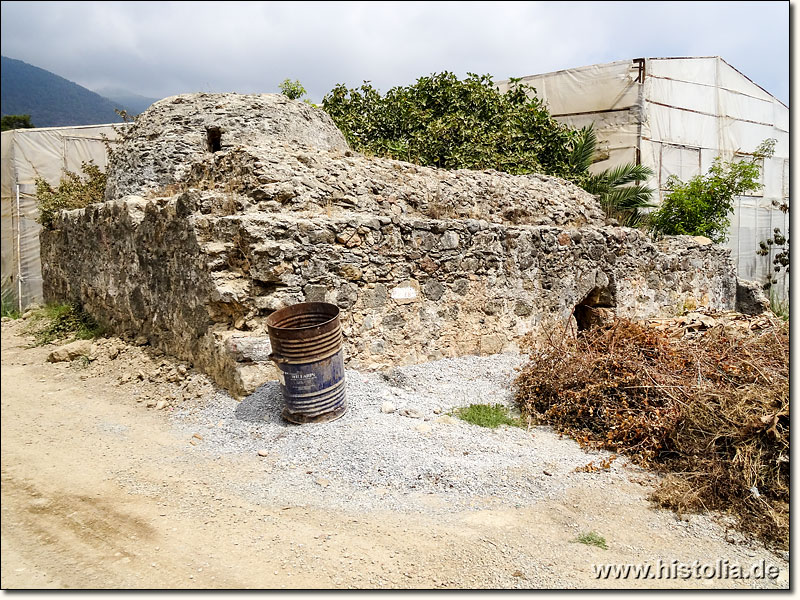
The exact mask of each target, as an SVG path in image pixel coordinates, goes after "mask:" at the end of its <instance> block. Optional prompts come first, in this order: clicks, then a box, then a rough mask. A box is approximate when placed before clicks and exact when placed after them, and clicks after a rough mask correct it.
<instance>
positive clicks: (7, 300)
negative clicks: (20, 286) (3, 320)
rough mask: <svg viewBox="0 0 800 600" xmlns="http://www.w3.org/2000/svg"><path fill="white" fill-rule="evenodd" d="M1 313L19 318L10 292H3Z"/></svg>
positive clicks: (16, 306)
mask: <svg viewBox="0 0 800 600" xmlns="http://www.w3.org/2000/svg"><path fill="white" fill-rule="evenodd" d="M2 307H3V308H2V315H0V316H3V317H9V318H11V319H19V317H20V312H19V307H18V305H17V303H16V302H15V300H14V298H13V296H12V294H11V293H10V292H8V291H6V292H5V293H3V297H2Z"/></svg>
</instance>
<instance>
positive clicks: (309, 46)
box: [0, 1, 795, 104]
mask: <svg viewBox="0 0 800 600" xmlns="http://www.w3.org/2000/svg"><path fill="white" fill-rule="evenodd" d="M792 4H793V3H792ZM789 8H790V3H789V2H787V1H776V2H510V3H505V2H420V3H408V2H357V3H348V2H342V3H336V2H324V3H315V2H296V3H283V2H274V3H273V2H224V3H223V2H3V3H2V22H1V24H0V27H1V28H2V37H1V38H0V44H1V45H2V54H3V56H7V57H10V58H16V59H19V60H22V61H25V62H27V63H30V64H32V65H35V66H37V67H41V68H43V69H47V70H49V71H52V72H54V73H56V74H58V75H61V76H62V77H65V78H67V79H70V80H72V81H75V82H76V83H79V84H81V85H83V86H85V87H88V88H89V89H98V88H101V87H117V88H124V89H127V90H130V91H132V92H134V93H138V94H141V95H143V96H148V97H153V98H163V97H166V96H171V95H173V94H179V93H184V92H198V91H206V92H240V93H254V92H276V91H278V84H279V83H280V82H281V81H283V80H284V79H286V78H291V79H299V80H300V81H301V82H302V84H303V85H304V86H305V88H306V89H307V90H308V92H309V97H310V98H311V99H312V100H314V101H319V100H321V98H322V96H323V95H324V94H325V93H327V92H328V91H329V90H330V89H331V88H332V87H333V86H334V85H335V84H336V83H344V84H346V85H347V86H348V87H354V86H357V85H360V83H361V82H362V80H371V81H372V83H373V84H374V85H375V86H376V87H378V88H379V89H380V90H381V91H386V90H387V89H388V88H390V87H391V86H394V85H404V84H409V83H412V82H413V81H414V80H416V79H417V78H418V77H420V76H422V75H427V74H430V73H433V72H440V71H444V70H447V71H453V72H455V73H456V74H457V75H459V76H464V75H466V73H467V72H474V73H479V74H490V75H492V76H493V77H495V78H496V79H506V78H508V77H509V76H524V75H532V74H535V73H544V72H548V71H554V70H558V69H564V68H569V67H577V66H582V65H590V64H594V63H601V62H610V61H614V60H620V59H630V58H635V57H639V56H645V57H664V56H721V57H723V58H724V59H725V60H726V61H727V62H729V63H730V64H731V65H733V66H734V67H736V68H737V69H739V70H740V71H741V72H743V73H744V74H745V75H747V76H748V77H750V78H751V79H752V80H753V81H755V82H756V83H757V84H759V85H760V86H762V87H763V88H765V89H766V90H767V91H769V92H771V93H772V94H774V95H775V96H776V97H777V98H779V99H780V100H782V101H783V102H785V103H786V104H788V103H789ZM794 8H795V7H794V6H792V12H794Z"/></svg>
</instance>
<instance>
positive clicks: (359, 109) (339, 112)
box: [322, 72, 580, 179]
mask: <svg viewBox="0 0 800 600" xmlns="http://www.w3.org/2000/svg"><path fill="white" fill-rule="evenodd" d="M512 82H513V85H512V87H511V89H509V90H508V91H507V92H505V93H500V91H499V90H498V89H497V88H496V87H495V85H494V83H493V82H492V78H491V77H490V76H489V75H475V74H473V73H470V74H469V75H468V77H467V78H466V79H464V80H459V79H458V78H457V77H456V76H455V75H454V74H453V73H449V72H443V73H438V74H433V75H430V76H428V77H420V78H419V79H418V80H417V81H416V83H414V84H413V85H409V86H398V87H394V88H392V89H390V90H389V91H388V92H386V94H385V95H383V96H382V95H381V94H380V93H379V92H378V91H377V90H376V89H375V88H374V87H372V85H371V84H370V83H369V82H367V81H365V82H364V84H363V85H362V86H361V87H360V88H353V89H347V87H345V86H344V85H342V84H339V85H337V86H335V87H334V88H333V90H331V92H330V93H328V94H327V95H326V96H325V98H323V100H322V107H323V109H324V110H325V111H326V112H327V113H328V114H329V115H330V116H331V118H333V120H334V122H335V123H336V125H337V126H338V127H339V129H341V130H342V132H343V133H344V135H345V137H346V138H347V141H348V142H349V143H350V145H351V146H352V147H353V149H354V150H357V151H359V152H363V153H366V154H372V155H377V156H385V157H389V158H394V159H398V160H405V161H409V162H413V163H417V164H420V165H427V166H434V167H441V168H446V169H496V170H498V171H505V172H508V173H513V174H525V173H534V172H542V173H546V174H549V175H557V176H560V177H565V178H567V179H576V178H577V177H578V176H579V175H580V169H579V167H576V163H575V161H574V160H571V150H572V145H573V142H574V140H575V139H576V132H575V131H574V130H572V129H570V128H568V127H566V126H564V125H561V124H560V123H558V122H557V121H556V120H555V119H553V118H552V117H551V116H550V113H549V112H548V111H547V108H546V107H545V106H544V104H543V103H542V101H541V100H539V99H538V98H536V97H535V96H533V97H529V96H528V93H529V92H533V93H535V90H534V89H533V88H531V87H530V86H527V85H524V84H521V83H519V80H512Z"/></svg>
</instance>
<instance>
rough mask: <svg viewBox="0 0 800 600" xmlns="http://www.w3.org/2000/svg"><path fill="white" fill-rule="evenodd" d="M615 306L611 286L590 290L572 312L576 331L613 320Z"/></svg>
mask: <svg viewBox="0 0 800 600" xmlns="http://www.w3.org/2000/svg"><path fill="white" fill-rule="evenodd" d="M616 306H617V300H616V297H615V294H614V289H613V288H612V286H611V285H607V286H596V287H594V288H592V290H591V291H590V292H589V293H588V294H586V296H585V297H584V298H583V300H581V301H580V302H578V304H577V305H576V306H575V310H573V311H572V315H573V316H574V317H575V322H576V323H577V325H578V331H584V330H586V329H591V328H592V327H597V326H598V325H602V324H603V323H606V322H607V321H609V320H610V319H611V318H613V316H614V309H615V307H616Z"/></svg>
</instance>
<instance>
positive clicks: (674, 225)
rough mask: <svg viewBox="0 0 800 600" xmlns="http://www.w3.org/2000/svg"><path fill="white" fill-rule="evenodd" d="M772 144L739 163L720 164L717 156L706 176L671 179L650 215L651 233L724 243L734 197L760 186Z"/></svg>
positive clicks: (764, 144) (772, 140)
mask: <svg viewBox="0 0 800 600" xmlns="http://www.w3.org/2000/svg"><path fill="white" fill-rule="evenodd" d="M775 142H776V140H774V139H767V140H764V141H763V142H762V143H761V144H760V145H759V146H758V148H756V150H755V152H754V153H753V154H752V156H750V157H749V158H748V159H745V160H741V161H740V160H735V159H734V160H730V161H723V160H722V157H719V156H718V157H717V158H715V159H714V162H713V164H712V165H711V167H710V168H709V170H708V173H707V174H706V175H697V176H695V177H692V178H691V179H690V180H689V181H687V182H682V181H680V180H679V179H678V178H677V177H675V176H672V177H670V178H669V179H668V180H667V185H666V187H667V189H668V190H669V193H668V194H667V196H666V198H665V199H664V202H663V203H662V204H661V206H660V208H659V209H658V210H657V211H655V212H654V213H652V214H651V215H650V225H651V228H652V230H653V231H654V232H655V233H658V234H663V235H703V236H706V237H707V238H710V239H711V240H712V241H714V242H718V243H719V242H724V241H725V239H726V237H727V230H728V226H729V225H730V217H729V215H730V213H731V212H732V211H733V200H734V198H735V197H736V196H740V195H742V194H747V193H748V192H754V191H756V190H758V189H760V188H761V187H762V186H761V183H759V178H760V174H761V164H760V162H761V161H762V160H763V159H766V158H769V157H771V156H772V154H773V152H774V151H775Z"/></svg>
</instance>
